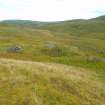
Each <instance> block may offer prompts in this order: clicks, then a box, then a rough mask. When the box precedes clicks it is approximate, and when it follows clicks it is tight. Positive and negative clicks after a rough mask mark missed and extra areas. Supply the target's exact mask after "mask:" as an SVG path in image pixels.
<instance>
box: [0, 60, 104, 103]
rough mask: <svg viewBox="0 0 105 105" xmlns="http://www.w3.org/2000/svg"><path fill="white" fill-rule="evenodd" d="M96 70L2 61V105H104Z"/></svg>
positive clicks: (102, 92) (0, 81)
mask: <svg viewBox="0 0 105 105" xmlns="http://www.w3.org/2000/svg"><path fill="white" fill-rule="evenodd" d="M104 98H105V81H103V79H102V77H101V76H100V75H99V74H98V73H97V72H95V71H91V70H88V69H87V70H85V69H82V68H76V67H71V66H67V65H61V64H56V63H42V62H40V63H39V62H31V61H27V62H26V61H20V60H10V59H0V104H1V105H105V100H104Z"/></svg>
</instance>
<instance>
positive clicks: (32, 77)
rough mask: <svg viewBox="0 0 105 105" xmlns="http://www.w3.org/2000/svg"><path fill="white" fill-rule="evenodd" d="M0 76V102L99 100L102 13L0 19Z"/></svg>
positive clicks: (72, 104) (103, 66) (102, 93)
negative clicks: (51, 19) (84, 16)
mask: <svg viewBox="0 0 105 105" xmlns="http://www.w3.org/2000/svg"><path fill="white" fill-rule="evenodd" d="M4 58H5V59H4ZM7 59H15V60H7ZM16 60H18V61H16ZM24 61H28V62H24ZM29 61H30V62H29ZM36 61H37V62H40V63H37V62H36ZM33 62H36V63H33ZM34 70H35V71H34ZM50 70H51V71H50ZM68 72H70V73H68ZM0 75H1V76H0V84H2V85H0V104H1V105H34V104H35V105H104V104H105V100H104V97H105V90H104V88H105V85H104V84H105V16H101V17H98V18H94V19H89V20H71V21H64V22H54V23H44V22H34V21H23V20H8V21H2V22H0ZM51 78H52V79H51ZM12 85H13V86H12ZM36 91H37V92H38V93H37V94H36ZM26 100H28V101H26ZM19 102H20V103H19ZM26 103H28V104H26Z"/></svg>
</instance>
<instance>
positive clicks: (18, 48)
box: [8, 45, 22, 53]
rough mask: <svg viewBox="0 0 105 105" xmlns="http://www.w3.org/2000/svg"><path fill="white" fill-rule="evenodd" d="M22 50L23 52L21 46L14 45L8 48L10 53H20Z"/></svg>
mask: <svg viewBox="0 0 105 105" xmlns="http://www.w3.org/2000/svg"><path fill="white" fill-rule="evenodd" d="M21 50H22V48H21V46H19V45H13V46H11V47H9V48H8V52H12V53H20V52H21Z"/></svg>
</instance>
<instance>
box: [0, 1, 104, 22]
mask: <svg viewBox="0 0 105 105" xmlns="http://www.w3.org/2000/svg"><path fill="white" fill-rule="evenodd" d="M100 15H105V0H0V20H5V19H23V20H36V21H61V20H70V19H77V18H84V19H87V18H92V17H97V16H100Z"/></svg>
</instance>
